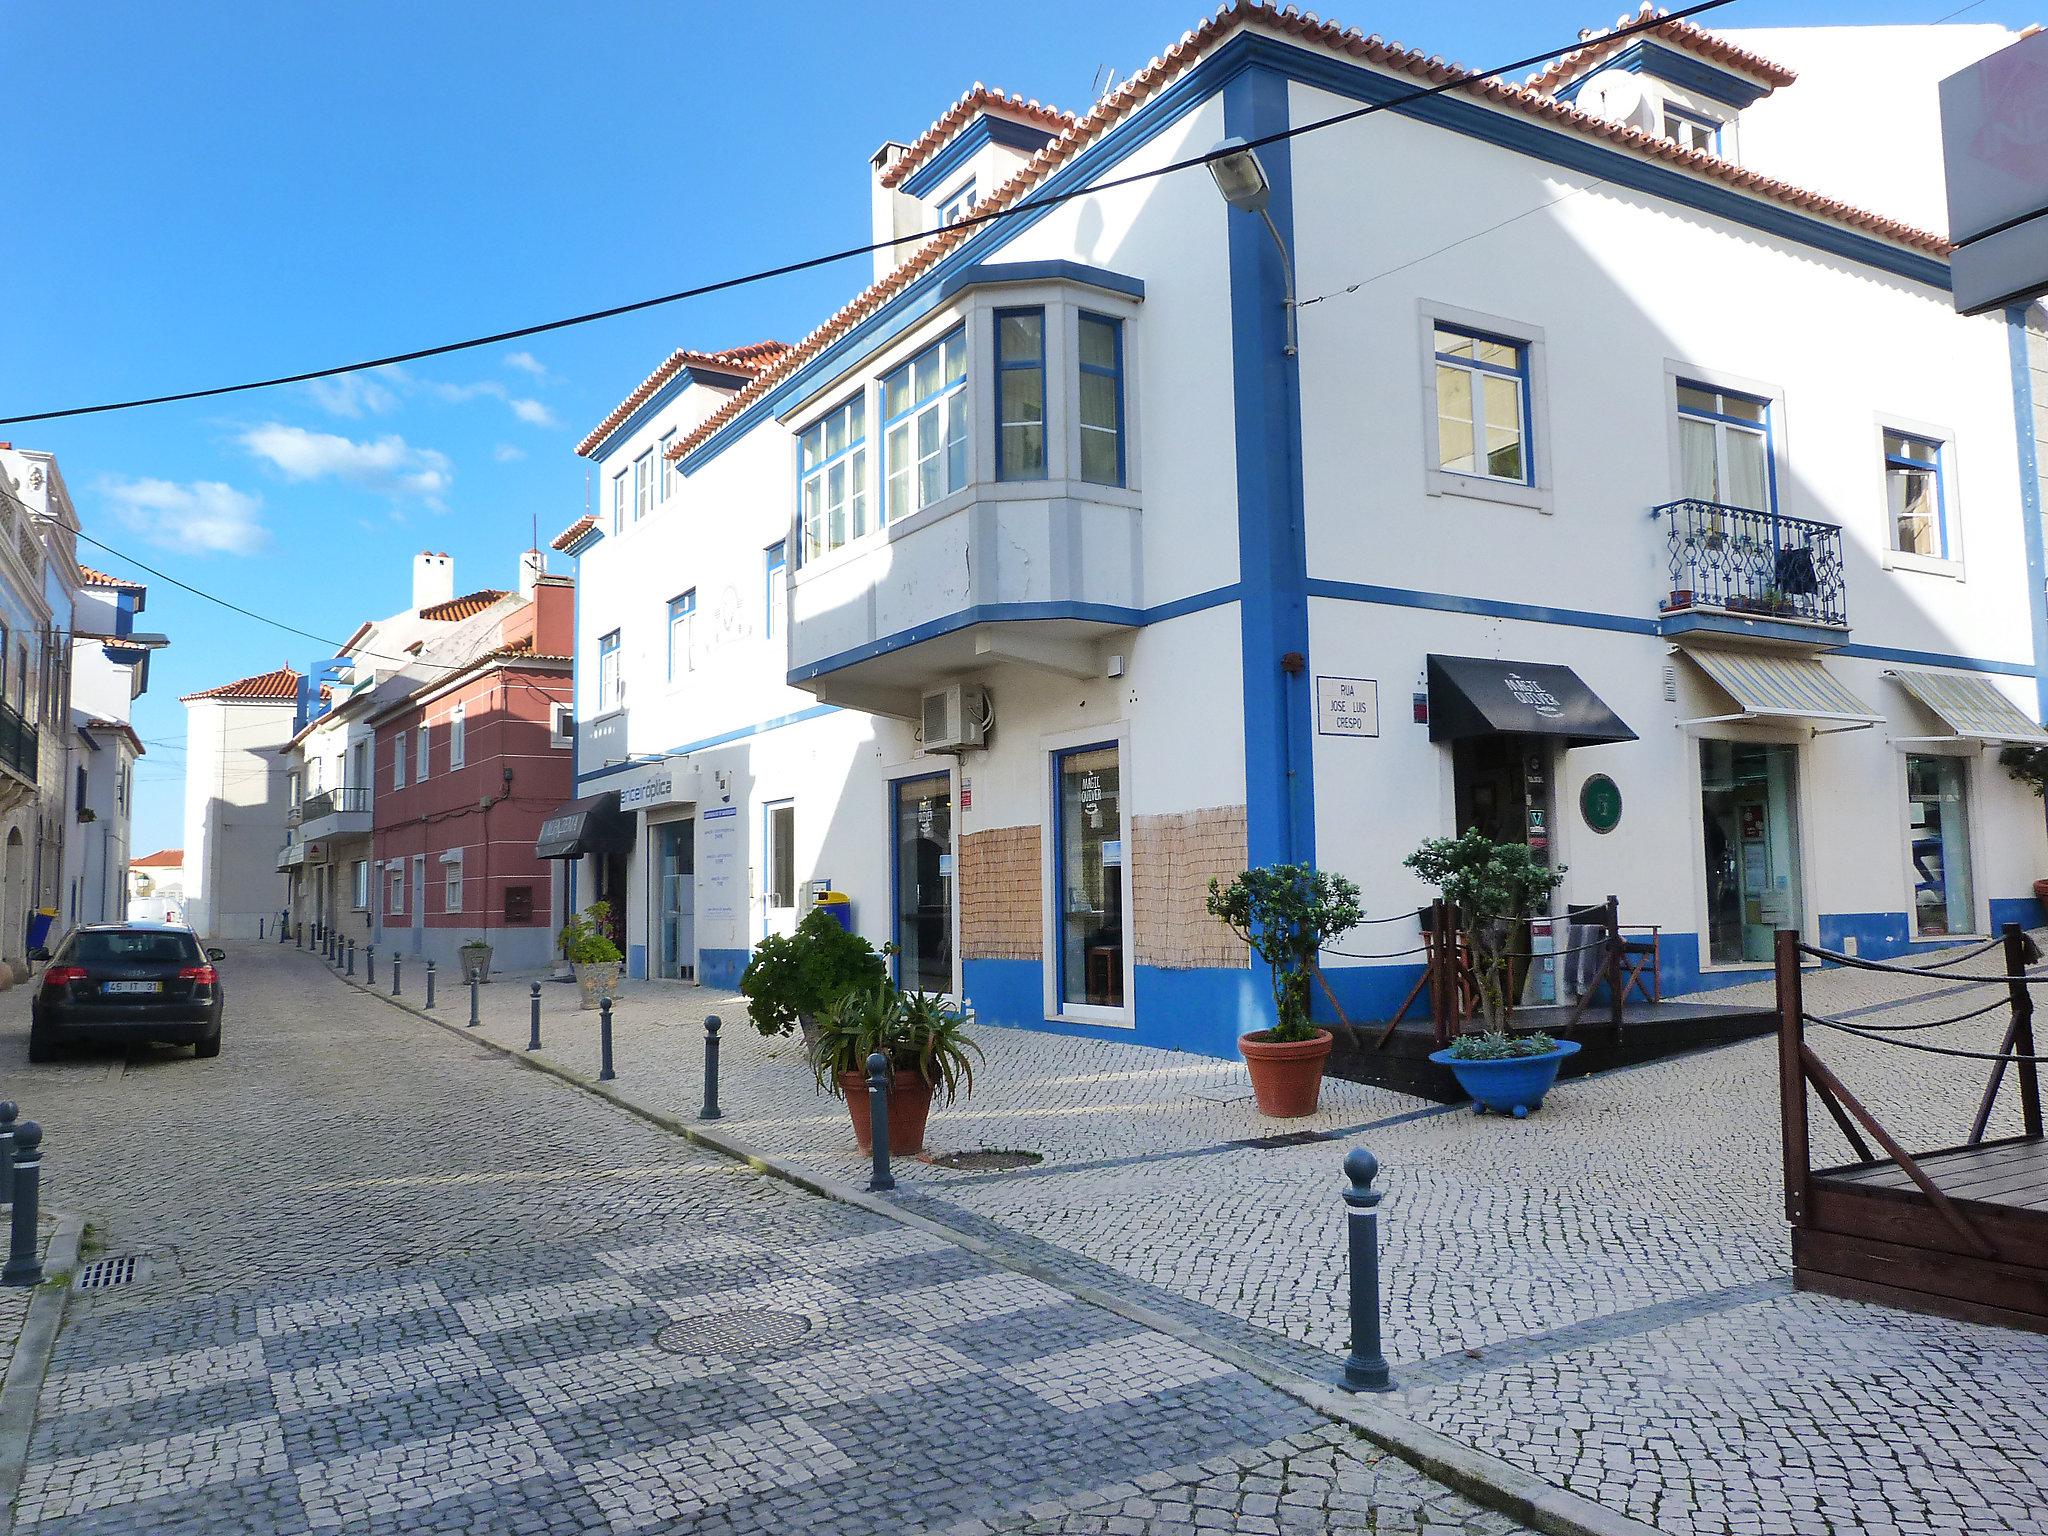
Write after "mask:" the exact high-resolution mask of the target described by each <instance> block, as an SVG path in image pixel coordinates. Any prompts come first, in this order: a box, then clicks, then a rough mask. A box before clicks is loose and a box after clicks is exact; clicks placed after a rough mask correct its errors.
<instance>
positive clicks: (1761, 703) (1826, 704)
mask: <svg viewBox="0 0 2048 1536" xmlns="http://www.w3.org/2000/svg"><path fill="white" fill-rule="evenodd" d="M1685 655H1686V657H1687V659H1688V660H1690V661H1691V662H1692V663H1693V664H1694V665H1695V666H1697V667H1698V668H1699V669H1700V670H1701V671H1702V672H1704V673H1706V674H1707V676H1708V677H1710V678H1712V679H1713V681H1714V683H1715V684H1716V686H1718V687H1719V688H1720V689H1721V691H1722V692H1723V693H1725V694H1727V695H1728V697H1729V698H1731V699H1733V700H1734V701H1735V707H1736V711H1737V712H1736V713H1735V714H1734V715H1712V716H1709V717H1708V719H1710V720H1726V719H1734V720H1826V721H1832V722H1835V723H1837V724H1843V725H1878V724H1881V723H1882V722H1883V720H1884V716H1882V715H1880V714H1879V713H1878V712H1877V711H1876V710H1874V709H1872V708H1871V707H1870V706H1869V705H1868V704H1866V703H1864V702H1863V701H1862V700H1861V699H1859V698H1857V697H1856V695H1855V694H1853V693H1851V692H1850V691H1849V690H1848V689H1847V688H1844V687H1843V686H1842V685H1841V684H1840V683H1839V682H1837V681H1836V680H1835V678H1834V674H1832V673H1831V672H1829V671H1828V669H1827V668H1826V667H1824V666H1822V665H1821V664H1820V662H1818V661H1816V660H1814V659H1813V658H1812V657H1810V656H1783V655H1778V654H1776V653H1775V652H1761V653H1757V652H1747V651H1721V650H1707V649H1700V650H1688V651H1687V652H1686V653H1685ZM1680 723H1681V724H1685V725H1700V724H1704V723H1706V722H1705V721H1698V720H1687V721H1682V722H1680Z"/></svg>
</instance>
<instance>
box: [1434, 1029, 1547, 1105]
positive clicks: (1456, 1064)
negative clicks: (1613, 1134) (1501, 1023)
mask: <svg viewBox="0 0 2048 1536" xmlns="http://www.w3.org/2000/svg"><path fill="white" fill-rule="evenodd" d="M1578 1048H1579V1042H1578V1041H1576V1040H1560V1041H1558V1042H1557V1049H1556V1050H1554V1051H1545V1052H1544V1053H1543V1054H1542V1055H1541V1056H1505V1057H1502V1058H1500V1059H1499V1060H1497V1061H1461V1060H1459V1059H1458V1058H1457V1057H1455V1056H1453V1055H1452V1054H1451V1053H1450V1052H1449V1051H1432V1052H1430V1055H1429V1059H1430V1060H1431V1061H1433V1062H1435V1063H1436V1064H1437V1065H1438V1066H1443V1067H1449V1068H1450V1069H1451V1076H1453V1077H1455V1078H1456V1079H1457V1080H1458V1086H1459V1087H1460V1088H1462V1089H1464V1090H1465V1091H1466V1092H1467V1093H1469V1094H1471V1095H1472V1107H1473V1108H1474V1109H1475V1110H1477V1111H1478V1112H1479V1113H1481V1114H1484V1113H1485V1112H1486V1111H1487V1110H1489V1109H1490V1110H1492V1111H1493V1112H1494V1113H1495V1114H1497V1115H1513V1116H1514V1117H1515V1118H1516V1119H1517V1120H1520V1119H1522V1118H1524V1117H1525V1116H1527V1115H1528V1113H1529V1111H1530V1110H1532V1109H1541V1108H1542V1107H1543V1095H1545V1094H1546V1093H1548V1092H1550V1085H1551V1084H1552V1083H1554V1082H1556V1081H1557V1069H1558V1068H1559V1067H1561V1066H1563V1065H1564V1059H1565V1057H1567V1056H1570V1055H1573V1054H1575V1053H1576V1052H1577V1051H1578Z"/></svg>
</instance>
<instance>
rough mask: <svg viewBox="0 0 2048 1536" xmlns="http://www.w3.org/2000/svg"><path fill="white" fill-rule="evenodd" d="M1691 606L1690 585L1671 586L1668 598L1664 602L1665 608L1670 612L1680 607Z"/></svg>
mask: <svg viewBox="0 0 2048 1536" xmlns="http://www.w3.org/2000/svg"><path fill="white" fill-rule="evenodd" d="M1691 606H1692V588H1690V587H1673V588H1672V589H1671V596H1670V598H1669V599H1668V600H1667V601H1666V602H1665V604H1664V607H1665V610H1666V611H1667V612H1670V613H1676V612H1678V610H1680V609H1681V608H1690V607H1691Z"/></svg>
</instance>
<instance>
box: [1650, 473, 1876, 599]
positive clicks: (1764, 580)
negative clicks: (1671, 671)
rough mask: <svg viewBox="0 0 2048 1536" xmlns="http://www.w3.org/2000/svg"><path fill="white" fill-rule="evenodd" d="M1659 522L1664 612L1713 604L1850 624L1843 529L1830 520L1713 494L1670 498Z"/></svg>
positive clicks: (1655, 511)
mask: <svg viewBox="0 0 2048 1536" xmlns="http://www.w3.org/2000/svg"><path fill="white" fill-rule="evenodd" d="M1650 515H1651V516H1652V517H1654V518H1656V519H1658V520H1659V521H1660V522H1662V523H1663V525H1664V553H1665V565H1666V567H1667V569H1668V570H1669V572H1670V575H1671V586H1670V590H1669V591H1668V592H1667V593H1666V594H1665V597H1664V599H1663V602H1662V603H1661V604H1660V605H1659V606H1660V607H1661V608H1662V609H1663V610H1664V612H1666V613H1681V612H1684V611H1686V610H1688V609H1700V608H1705V609H1714V610H1719V611H1721V612H1723V613H1735V614H1743V615H1746V616H1748V617H1752V618H1766V619H1790V620H1793V621H1795V622H1798V623H1803V624H1825V625H1829V626H1831V627H1833V628H1837V629H1847V628H1848V627H1849V603H1848V593H1847V591H1846V589H1845V586H1844V583H1843V580H1842V530H1841V529H1840V528H1838V527H1837V526H1836V525H1835V524H1833V523H1818V522H1814V521H1812V520H1811V519H1808V518H1803V517H1784V516H1781V515H1779V514H1778V513H1776V512H1757V511H1753V510H1751V509H1750V508H1747V507H1725V506H1722V505H1721V504H1719V503H1718V502H1712V501H1694V500H1686V501H1673V502H1667V503H1666V504H1665V505H1663V506H1661V507H1655V508H1653V509H1652V510H1651V512H1650Z"/></svg>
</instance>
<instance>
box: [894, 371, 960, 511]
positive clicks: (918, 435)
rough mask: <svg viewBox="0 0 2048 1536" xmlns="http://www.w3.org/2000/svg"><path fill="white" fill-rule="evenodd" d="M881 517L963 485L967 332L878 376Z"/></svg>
mask: <svg viewBox="0 0 2048 1536" xmlns="http://www.w3.org/2000/svg"><path fill="white" fill-rule="evenodd" d="M882 457H883V461H884V462H883V474H884V488H883V498H882V500H883V506H882V515H883V517H884V519H894V518H899V517H906V516H908V515H909V514H910V513H912V512H915V511H917V509H918V508H920V507H926V506H929V505H931V503H933V502H935V501H937V500H938V499H939V498H940V497H942V496H945V495H948V494H950V493H951V492H953V491H957V490H959V489H960V487H961V486H963V485H965V484H966V483H967V333H966V332H965V331H955V332H953V334H952V335H950V336H947V337H945V338H943V339H942V340H939V341H935V342H933V343H932V344H931V345H930V346H929V347H927V348H925V349H924V351H922V352H920V353H919V354H918V355H917V356H916V357H914V358H912V359H911V360H910V361H909V362H907V363H905V364H904V365H903V366H902V367H901V368H898V369H896V370H895V371H894V372H892V373H890V374H888V375H887V376H886V377H885V378H884V379H883V380H882Z"/></svg>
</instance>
